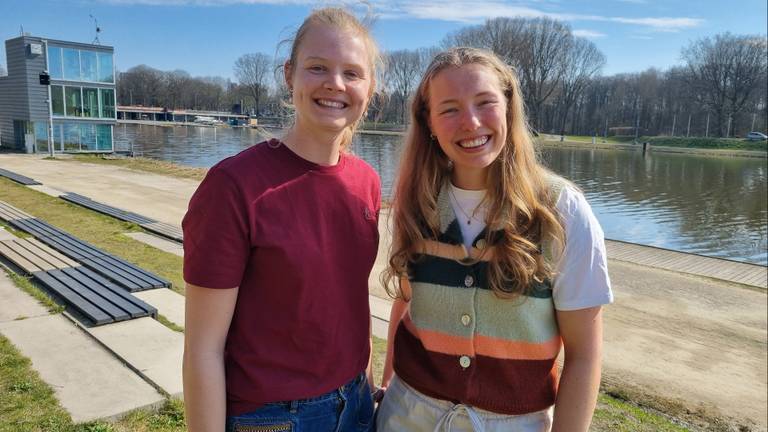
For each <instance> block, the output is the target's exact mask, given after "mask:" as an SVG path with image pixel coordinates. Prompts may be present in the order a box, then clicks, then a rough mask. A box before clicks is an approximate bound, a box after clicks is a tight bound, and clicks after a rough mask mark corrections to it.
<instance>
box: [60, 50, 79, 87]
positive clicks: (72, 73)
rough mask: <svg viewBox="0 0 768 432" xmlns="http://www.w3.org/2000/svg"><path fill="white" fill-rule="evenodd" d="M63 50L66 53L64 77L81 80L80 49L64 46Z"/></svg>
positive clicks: (64, 56)
mask: <svg viewBox="0 0 768 432" xmlns="http://www.w3.org/2000/svg"><path fill="white" fill-rule="evenodd" d="M62 52H63V54H64V55H63V58H64V79H67V80H80V51H78V50H76V49H72V48H64V49H62Z"/></svg>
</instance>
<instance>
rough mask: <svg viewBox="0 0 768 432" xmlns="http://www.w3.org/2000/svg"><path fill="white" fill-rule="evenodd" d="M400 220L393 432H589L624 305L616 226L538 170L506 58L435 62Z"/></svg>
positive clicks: (463, 53) (382, 425) (389, 378)
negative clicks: (610, 262) (605, 354)
mask: <svg viewBox="0 0 768 432" xmlns="http://www.w3.org/2000/svg"><path fill="white" fill-rule="evenodd" d="M390 216H391V217H392V218H393V227H394V231H393V244H392V249H391V254H390V261H389V263H390V265H389V268H388V271H387V272H386V273H385V283H386V286H387V287H389V289H390V291H393V292H391V294H392V295H393V297H395V302H394V305H393V307H392V312H391V320H390V327H389V343H388V350H387V358H386V364H385V370H384V376H383V385H384V386H386V387H387V390H386V394H385V396H384V399H383V401H382V402H381V405H380V407H379V412H378V420H377V427H378V430H380V431H405V430H409V431H421V430H445V431H453V430H462V431H464V430H475V431H549V430H557V431H569V432H571V431H586V430H587V429H588V426H589V423H590V420H591V417H592V412H593V410H594V406H595V403H596V398H597V391H598V386H599V382H600V356H601V340H602V323H601V306H602V305H604V304H608V303H610V302H611V301H612V299H613V297H612V293H611V288H610V281H609V278H608V272H607V264H606V254H605V246H604V240H603V232H602V230H601V228H600V225H599V224H598V222H597V220H596V219H595V217H594V215H593V214H592V212H591V209H590V207H589V205H588V204H587V202H586V200H585V199H584V196H583V195H582V194H581V193H580V192H579V190H578V189H577V188H576V187H575V186H573V185H572V184H570V183H569V182H567V181H566V180H564V179H562V178H560V177H558V176H556V175H555V174H553V173H552V172H550V171H548V170H547V169H546V168H544V167H543V166H542V165H541V163H540V162H539V161H538V159H537V153H536V151H535V149H534V144H533V139H532V137H531V133H530V131H529V128H528V125H527V121H526V116H525V110H524V103H523V98H522V94H521V91H520V85H519V83H518V79H517V77H516V74H515V72H514V71H513V70H512V69H511V68H510V67H509V66H507V65H505V64H504V63H503V62H502V61H501V60H500V59H499V58H497V57H496V56H495V55H494V54H492V53H490V52H487V51H483V50H479V49H472V48H454V49H450V50H448V51H445V52H442V53H440V54H438V55H437V56H436V57H435V58H434V60H433V61H432V63H431V64H430V66H429V67H428V69H427V71H426V73H425V75H424V77H423V78H422V80H421V83H420V85H419V86H418V88H417V90H416V94H415V96H414V99H413V102H412V106H411V126H410V130H409V131H408V135H407V138H406V143H405V149H404V153H403V156H402V160H401V165H400V172H399V175H398V181H397V186H396V189H395V193H394V197H393V204H392V208H391V215H390ZM562 348H564V352H565V360H564V364H563V368H562V375H560V371H559V368H558V366H557V362H556V359H557V357H558V354H559V353H560V351H561V349H562Z"/></svg>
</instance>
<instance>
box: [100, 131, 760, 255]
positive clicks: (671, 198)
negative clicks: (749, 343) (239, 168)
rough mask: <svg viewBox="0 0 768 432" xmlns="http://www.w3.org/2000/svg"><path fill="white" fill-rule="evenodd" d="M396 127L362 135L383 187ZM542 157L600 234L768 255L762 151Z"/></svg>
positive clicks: (216, 144)
mask: <svg viewBox="0 0 768 432" xmlns="http://www.w3.org/2000/svg"><path fill="white" fill-rule="evenodd" d="M264 139H265V136H264V135H261V134H260V133H259V132H257V131H255V130H250V129H229V128H219V129H215V128H200V127H186V126H180V127H157V126H140V125H119V126H117V127H116V128H115V141H116V146H117V147H118V149H121V150H125V149H128V148H130V145H131V143H133V148H134V151H136V152H137V153H142V154H143V155H144V156H147V157H151V158H156V159H162V160H167V161H171V162H175V163H178V164H182V165H190V166H198V167H210V166H212V165H214V164H215V163H216V162H218V161H220V160H221V159H223V158H225V157H228V156H231V155H233V154H236V153H237V152H239V151H241V150H243V149H245V148H247V147H250V146H251V145H253V144H256V143H258V142H260V141H262V140H264ZM400 140H401V138H400V137H398V136H376V135H358V136H357V137H356V138H355V143H354V145H353V151H354V152H355V153H356V154H358V155H359V156H360V157H362V158H363V159H365V160H366V161H367V162H368V163H370V164H371V165H372V166H373V167H374V168H375V169H376V171H378V172H379V175H380V176H381V179H382V189H383V190H382V193H383V195H384V196H388V195H389V193H390V191H391V189H392V183H393V180H394V176H395V173H396V170H397V163H398V157H399V150H400ZM542 156H543V160H544V162H545V163H546V164H547V166H549V167H550V168H551V169H552V170H553V171H555V172H557V173H559V174H561V175H563V176H564V177H566V178H568V179H570V180H572V181H573V182H574V183H576V184H577V185H578V186H579V187H580V188H582V190H583V191H584V193H585V195H586V196H587V198H588V200H589V202H590V204H591V205H592V208H593V210H594V212H595V214H596V216H597V218H598V219H599V220H600V223H601V224H602V226H603V229H604V231H605V234H606V237H607V238H611V239H616V240H624V241H629V242H633V243H639V244H645V245H651V246H658V247H663V248H668V249H673V250H679V251H684V252H692V253H698V254H702V255H707V256H714V257H720V258H729V259H734V260H739V261H746V262H752V263H756V264H762V265H766V264H768V254H767V253H766V248H768V236H767V234H766V230H767V229H768V210H767V209H766V194H768V190H767V188H766V181H767V180H768V179H767V177H768V167H767V166H766V160H765V159H754V158H738V157H728V158H717V157H706V156H699V155H690V154H670V153H650V154H649V155H647V156H646V157H645V158H643V156H642V154H641V153H640V152H639V151H623V150H597V149H580V148H553V147H546V148H544V149H543V151H542Z"/></svg>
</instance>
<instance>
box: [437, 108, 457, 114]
mask: <svg viewBox="0 0 768 432" xmlns="http://www.w3.org/2000/svg"><path fill="white" fill-rule="evenodd" d="M457 111H458V109H456V108H445V109H443V110H440V111H439V114H440V115H443V114H452V113H455V112H457Z"/></svg>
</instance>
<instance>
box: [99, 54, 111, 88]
mask: <svg viewBox="0 0 768 432" xmlns="http://www.w3.org/2000/svg"><path fill="white" fill-rule="evenodd" d="M98 56H99V81H100V82H105V83H113V82H115V77H114V76H113V68H114V67H113V65H112V54H111V53H101V52H100V53H98Z"/></svg>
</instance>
